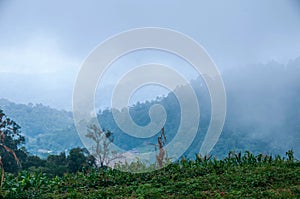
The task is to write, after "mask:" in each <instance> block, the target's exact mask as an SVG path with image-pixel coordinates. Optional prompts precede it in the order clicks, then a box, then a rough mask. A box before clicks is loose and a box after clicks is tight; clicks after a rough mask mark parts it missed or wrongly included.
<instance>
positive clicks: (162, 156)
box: [156, 127, 167, 168]
mask: <svg viewBox="0 0 300 199" xmlns="http://www.w3.org/2000/svg"><path fill="white" fill-rule="evenodd" d="M166 141H167V138H166V135H165V127H163V128H162V129H161V134H160V136H158V138H157V145H158V148H159V153H158V155H156V160H157V163H158V167H159V168H162V166H163V161H164V159H165V154H166V152H165V150H164V148H163V147H164V145H165V143H166Z"/></svg>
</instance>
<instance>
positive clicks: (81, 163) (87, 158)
mask: <svg viewBox="0 0 300 199" xmlns="http://www.w3.org/2000/svg"><path fill="white" fill-rule="evenodd" d="M67 160H68V171H69V172H71V173H75V172H77V171H82V169H83V168H89V167H91V166H94V165H95V159H94V158H93V156H91V155H90V154H89V152H88V150H87V149H85V148H79V147H78V148H73V149H71V150H70V153H69V156H68V158H67Z"/></svg>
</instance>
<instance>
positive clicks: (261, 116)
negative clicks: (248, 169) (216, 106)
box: [0, 58, 300, 157]
mask: <svg viewBox="0 0 300 199" xmlns="http://www.w3.org/2000/svg"><path fill="white" fill-rule="evenodd" d="M222 77H223V79H224V83H225V87H226V94H227V117H226V122H225V126H224V129H223V132H222V134H221V137H220V139H219V141H218V143H217V144H216V146H215V147H214V149H213V151H212V154H214V155H216V156H218V157H223V156H225V155H226V154H225V153H227V152H228V151H230V150H236V151H240V150H250V151H252V152H254V153H269V154H270V153H272V154H281V155H284V153H285V152H286V151H287V150H289V149H294V150H295V155H296V156H297V157H299V156H300V145H299V143H300V125H299V124H300V117H299V116H300V84H299V79H300V58H298V59H295V60H293V61H290V62H289V63H288V64H287V65H282V64H279V63H277V62H270V63H268V64H259V65H251V66H244V67H241V68H238V69H232V70H227V71H224V72H223V74H222ZM191 86H192V87H193V89H194V91H195V93H196V95H197V98H198V101H199V106H200V110H201V119H200V122H199V127H200V128H199V130H198V134H197V136H196V138H195V139H194V141H193V143H192V145H191V146H190V147H189V149H188V150H187V151H186V153H185V155H186V156H190V157H191V156H194V154H195V153H198V152H199V149H200V146H201V144H202V140H203V138H204V136H205V133H206V130H207V127H208V124H209V122H210V109H211V106H210V95H209V92H208V90H207V88H206V86H205V84H204V82H203V80H202V78H200V77H199V78H198V79H196V80H193V81H191ZM185 87H186V86H181V87H178V88H177V89H178V91H179V92H183V93H184V92H185ZM185 100H189V99H185ZM155 104H160V105H162V106H163V107H164V108H165V111H166V113H167V120H166V123H165V130H166V135H167V138H168V142H169V141H171V140H172V139H173V138H174V135H175V133H176V132H177V129H178V126H179V123H180V106H179V103H178V100H177V99H176V97H175V95H174V93H169V94H168V95H167V96H164V97H158V98H156V99H153V100H151V101H145V102H138V103H136V104H134V105H132V106H131V107H129V112H130V114H131V116H132V119H133V120H134V121H135V122H136V124H138V125H141V126H145V125H147V124H148V123H149V122H150V117H149V114H148V111H149V109H150V107H151V106H153V105H155ZM0 108H1V109H3V111H4V112H5V113H6V114H7V115H8V116H9V117H10V118H12V119H14V120H15V121H16V122H17V123H18V124H19V125H20V126H21V127H22V131H23V133H24V134H25V136H26V139H27V143H26V148H27V149H28V151H29V152H30V153H32V154H37V155H41V156H43V155H47V154H48V153H58V152H61V151H65V150H68V149H70V148H73V147H77V146H82V143H81V140H80V138H79V136H78V134H77V131H76V129H75V127H74V123H73V118H72V113H71V112H67V111H64V110H56V109H53V108H51V107H48V106H44V105H42V104H35V105H33V104H27V105H24V104H16V103H13V102H10V101H8V100H5V99H0ZM98 119H99V121H100V123H101V126H102V127H103V128H104V129H108V130H110V131H112V132H113V133H114V138H115V139H114V142H115V143H116V144H117V145H118V146H119V147H121V148H123V149H125V150H131V149H135V148H138V147H142V146H145V145H149V146H151V144H155V143H157V136H153V137H150V138H147V139H146V138H145V139H138V138H134V137H132V136H129V135H127V134H125V133H124V132H123V131H122V130H121V129H120V128H119V127H118V125H117V124H116V122H115V121H114V118H113V116H112V111H111V110H110V109H106V110H101V111H100V112H99V113H98ZM186 132H187V134H188V133H189V130H188V129H187V130H186ZM151 147H154V146H153V145H152V146H151Z"/></svg>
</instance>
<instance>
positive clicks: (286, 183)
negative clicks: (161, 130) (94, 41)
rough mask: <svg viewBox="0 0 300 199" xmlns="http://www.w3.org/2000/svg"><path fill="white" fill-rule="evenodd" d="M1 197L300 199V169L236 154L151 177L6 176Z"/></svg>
mask: <svg viewBox="0 0 300 199" xmlns="http://www.w3.org/2000/svg"><path fill="white" fill-rule="evenodd" d="M139 164H140V166H142V167H143V165H142V163H139ZM134 166H137V165H136V164H135V165H134ZM1 194H2V197H4V198H108V197H109V198H299V197H300V163H299V161H297V160H295V159H294V157H293V154H292V151H290V152H289V155H288V157H280V156H275V157H274V156H269V155H263V154H260V155H254V154H252V153H250V152H246V153H244V154H242V153H234V152H230V153H229V154H228V156H227V157H226V158H224V159H222V160H217V159H215V158H212V157H201V156H200V155H197V158H196V159H195V160H188V159H182V160H181V161H178V162H177V163H173V164H170V165H169V166H167V167H165V168H163V169H161V170H158V171H154V172H149V173H125V172H121V171H118V170H112V169H109V168H106V169H98V170H95V169H89V170H88V171H85V172H77V173H75V174H65V175H64V176H62V177H57V176H56V177H51V176H48V175H47V174H43V173H42V172H34V173H29V172H25V171H23V172H21V173H19V175H18V176H13V175H11V174H7V175H6V181H5V183H4V185H3V188H2V190H1Z"/></svg>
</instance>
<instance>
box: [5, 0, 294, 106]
mask: <svg viewBox="0 0 300 199" xmlns="http://www.w3.org/2000/svg"><path fill="white" fill-rule="evenodd" d="M141 27H162V28H170V29H174V30H177V31H179V32H182V33H184V34H186V35H188V36H190V37H192V38H193V39H195V40H196V41H197V42H198V43H200V44H201V45H202V46H203V47H204V48H205V49H206V51H207V52H208V54H209V55H210V56H211V58H212V59H213V60H214V62H215V63H216V65H217V67H218V68H219V69H220V70H221V71H223V70H227V69H228V68H232V67H233V68H234V67H240V66H243V65H248V64H255V63H268V62H270V61H272V60H275V61H277V62H280V63H283V64H286V63H287V62H288V61H289V60H291V59H295V58H297V57H298V56H300V45H299V44H300V3H299V1H297V0H264V1H260V0H245V1H242V0H229V1H221V0H219V1H217V0H212V1H199V0H191V1H179V0H164V1H160V0H152V1H140V0H127V1H121V0H119V1H117V0H112V1H96V0H90V1H71V0H66V1H58V0H51V1H50V0H45V1H38V0H28V1H15V0H11V1H10V0H0V85H1V86H0V98H7V99H9V100H11V101H14V102H17V103H29V102H32V103H43V104H45V105H49V106H52V107H55V108H58V109H67V110H70V109H71V106H72V92H73V87H74V83H75V80H76V76H77V74H78V72H79V70H80V66H81V64H82V63H83V61H84V59H85V58H86V57H87V56H88V54H89V53H90V52H91V50H93V49H94V48H95V46H97V45H98V44H99V43H101V42H102V41H104V40H105V39H107V38H108V37H111V36H112V35H115V34H118V33H120V32H122V31H126V30H129V29H132V28H141ZM149 57H152V58H153V57H154V59H155V60H156V61H157V62H166V63H168V64H170V65H177V66H175V67H178V68H180V67H182V64H183V63H181V62H180V61H176V59H177V58H174V57H173V56H169V55H166V56H161V54H159V53H153V52H150V53H141V54H137V55H136V56H132V58H131V59H127V61H125V62H124V63H126V64H128V63H144V62H146V61H148V60H149ZM124 63H123V64H124ZM119 64H120V65H122V63H119ZM115 68H118V66H116V67H115ZM116 70H117V69H116ZM191 74H192V72H191ZM114 75H115V74H114V73H112V74H110V75H109V74H108V78H107V79H114V78H115V76H114ZM191 77H193V76H191ZM104 84H106V85H104V86H103V88H104V90H105V88H106V90H109V88H110V82H105V83H104ZM152 90H153V88H152ZM99 95H100V99H101V92H100V94H99ZM147 97H149V96H147Z"/></svg>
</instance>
